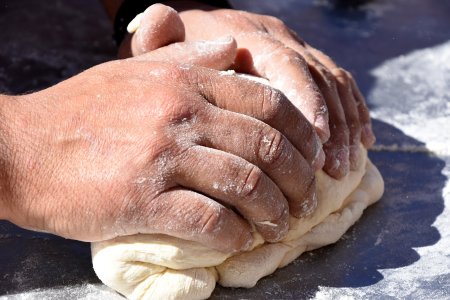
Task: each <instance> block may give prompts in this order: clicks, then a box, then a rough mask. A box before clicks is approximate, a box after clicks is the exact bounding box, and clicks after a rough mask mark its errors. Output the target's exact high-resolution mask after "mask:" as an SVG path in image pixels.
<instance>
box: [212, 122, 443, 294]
mask: <svg viewBox="0 0 450 300" xmlns="http://www.w3.org/2000/svg"><path fill="white" fill-rule="evenodd" d="M374 127H375V133H376V134H377V136H378V137H379V139H380V140H384V141H386V142H388V141H389V140H392V141H397V142H398V141H399V140H400V141H403V142H405V143H407V144H409V145H423V144H422V143H420V142H418V141H417V140H414V139H412V138H410V137H408V136H406V135H404V134H403V133H402V132H401V131H399V130H398V129H396V128H394V127H392V126H390V125H389V124H386V123H383V122H380V121H375V123H374ZM369 155H370V157H371V159H372V161H373V162H374V164H375V165H376V166H377V167H378V168H379V170H380V172H381V173H382V175H383V178H384V180H385V193H384V196H383V198H382V199H381V200H380V202H378V203H376V204H375V205H373V206H372V207H369V208H368V209H367V210H366V211H365V212H364V215H363V217H362V219H361V220H360V221H358V222H357V223H356V224H355V225H354V226H353V227H352V228H350V230H349V231H348V232H347V233H346V234H345V235H344V236H343V237H342V239H341V240H340V241H338V242H337V243H336V244H334V245H330V246H327V247H324V248H321V249H318V250H315V251H312V252H309V253H305V254H304V255H302V256H301V257H300V258H299V259H297V260H296V261H294V262H293V263H292V264H290V265H288V266H287V267H285V268H283V269H280V270H278V271H277V272H275V273H274V274H273V275H271V276H269V277H267V278H264V279H262V280H261V281H260V282H259V283H258V284H257V286H256V287H255V288H253V289H233V290H231V291H230V289H226V288H222V287H218V288H216V290H215V292H214V294H213V298H212V299H236V298H246V299H306V298H311V297H313V296H314V295H315V294H316V292H317V291H319V286H322V287H364V286H370V285H373V284H375V283H377V282H379V281H380V280H382V279H383V276H382V274H381V273H380V272H379V270H382V269H391V268H400V267H405V266H408V265H411V264H412V263H414V262H416V261H417V260H419V258H420V256H419V254H418V253H417V252H416V251H415V250H414V248H417V247H424V246H429V245H433V244H435V243H436V242H437V241H439V239H440V234H439V232H438V231H437V229H436V228H435V227H433V226H432V224H433V223H434V221H435V220H436V217H437V216H439V215H440V214H441V213H442V211H443V209H444V199H443V198H442V190H443V187H444V185H445V181H446V178H445V177H444V176H443V175H442V174H441V170H442V169H443V167H444V165H445V164H444V162H443V161H442V160H441V159H438V158H436V157H434V156H431V155H429V154H427V153H412V152H385V151H377V152H370V154H369Z"/></svg>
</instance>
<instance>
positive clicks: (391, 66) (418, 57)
mask: <svg viewBox="0 0 450 300" xmlns="http://www.w3.org/2000/svg"><path fill="white" fill-rule="evenodd" d="M449 61H450V42H447V43H444V44H442V45H439V46H436V47H432V48H428V49H423V50H418V51H414V52H412V53H409V54H407V55H403V56H400V57H397V58H394V59H392V60H389V61H386V62H385V63H383V64H382V65H381V66H379V67H377V68H376V69H374V70H373V71H372V74H373V75H374V76H375V78H376V83H375V86H374V88H373V89H372V90H371V92H370V93H369V95H368V102H369V103H371V104H373V105H374V107H375V108H374V110H373V111H372V112H371V113H372V116H373V117H375V118H376V119H379V120H382V121H383V122H386V123H389V124H392V125H393V126H395V127H396V128H398V129H400V130H402V131H403V132H404V133H405V134H406V135H408V136H411V137H413V138H415V139H417V140H419V141H420V142H423V143H425V145H412V144H388V145H376V146H375V147H374V150H375V151H393V152H405V153H406V152H408V153H428V154H432V155H434V156H436V157H438V158H439V159H441V160H443V161H444V162H445V167H444V168H443V170H442V174H443V175H444V176H445V177H446V178H447V182H446V185H445V187H444V188H443V191H442V197H443V199H444V207H445V208H444V211H443V212H442V213H441V214H440V215H439V216H438V217H437V219H436V221H435V222H434V224H433V226H434V227H436V228H437V229H438V230H439V233H440V235H441V238H440V240H439V241H438V242H437V243H436V244H434V245H430V246H426V247H420V248H416V249H414V250H415V251H417V252H418V254H419V255H420V259H419V260H418V261H416V262H415V263H412V264H410V265H408V266H405V267H397V268H394V269H380V270H378V272H380V273H381V274H382V276H383V277H384V279H383V280H382V281H379V282H377V283H375V284H373V285H371V286H370V288H365V287H351V288H333V287H320V288H319V291H318V292H317V293H316V295H315V298H316V299H321V300H322V299H363V298H364V299H373V298H376V299H381V298H382V299H387V298H390V297H392V298H395V299H402V298H413V299H448V298H449V297H450V294H449V291H450V283H449V282H448V274H449V269H450V261H449V257H448V249H449V245H450V233H449V231H448V228H450V184H449V180H448V179H449V178H450V130H449V128H450V92H449V91H450V65H449V63H448V62H449ZM386 91H389V94H390V99H392V100H391V101H389V99H386ZM401 99H407V100H404V101H406V102H407V105H405V102H404V101H400V100H401ZM388 101H389V102H388ZM397 200H400V199H397ZM406 200H407V199H406ZM383 236H384V232H381V234H380V235H378V236H377V239H376V241H375V245H374V246H378V245H379V244H381V243H383ZM436 285H437V286H439V287H440V288H439V289H436Z"/></svg>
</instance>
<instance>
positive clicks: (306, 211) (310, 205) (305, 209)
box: [299, 191, 317, 218]
mask: <svg viewBox="0 0 450 300" xmlns="http://www.w3.org/2000/svg"><path fill="white" fill-rule="evenodd" d="M316 208H317V194H316V191H313V193H312V195H311V197H309V199H305V201H304V202H303V203H302V211H301V213H300V216H299V217H300V218H305V217H307V216H309V215H311V214H312V213H313V212H314V211H315V210H316Z"/></svg>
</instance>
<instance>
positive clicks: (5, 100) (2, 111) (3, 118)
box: [0, 95, 17, 220]
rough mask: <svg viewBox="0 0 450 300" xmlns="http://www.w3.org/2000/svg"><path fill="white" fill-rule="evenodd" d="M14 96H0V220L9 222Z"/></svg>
mask: <svg viewBox="0 0 450 300" xmlns="http://www.w3.org/2000/svg"><path fill="white" fill-rule="evenodd" d="M16 101H17V100H16V97H15V96H7V95H0V220H11V206H12V203H13V201H14V192H13V189H14V183H13V178H14V171H13V169H14V157H15V155H14V153H15V149H14V146H13V143H12V136H13V135H14V132H13V130H12V127H13V126H14V123H15V121H14V117H13V114H14V113H13V110H14V109H13V107H14V103H15V102H16Z"/></svg>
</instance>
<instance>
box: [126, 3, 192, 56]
mask: <svg viewBox="0 0 450 300" xmlns="http://www.w3.org/2000/svg"><path fill="white" fill-rule="evenodd" d="M128 30H129V31H134V33H133V34H132V35H128V36H127V37H126V38H125V40H124V42H123V43H122V44H121V46H120V48H119V57H121V58H124V57H129V56H137V55H141V54H144V53H147V52H149V51H152V50H155V49H158V48H160V47H163V46H166V45H169V44H171V43H176V42H182V41H184V37H185V30H184V24H183V21H181V18H180V16H179V15H178V13H177V11H176V10H174V9H173V8H171V7H169V6H166V5H163V4H154V5H151V6H150V7H148V8H147V9H146V10H145V11H144V12H143V13H142V14H139V15H137V16H136V17H135V18H134V20H133V21H131V22H130V24H129V25H128Z"/></svg>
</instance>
